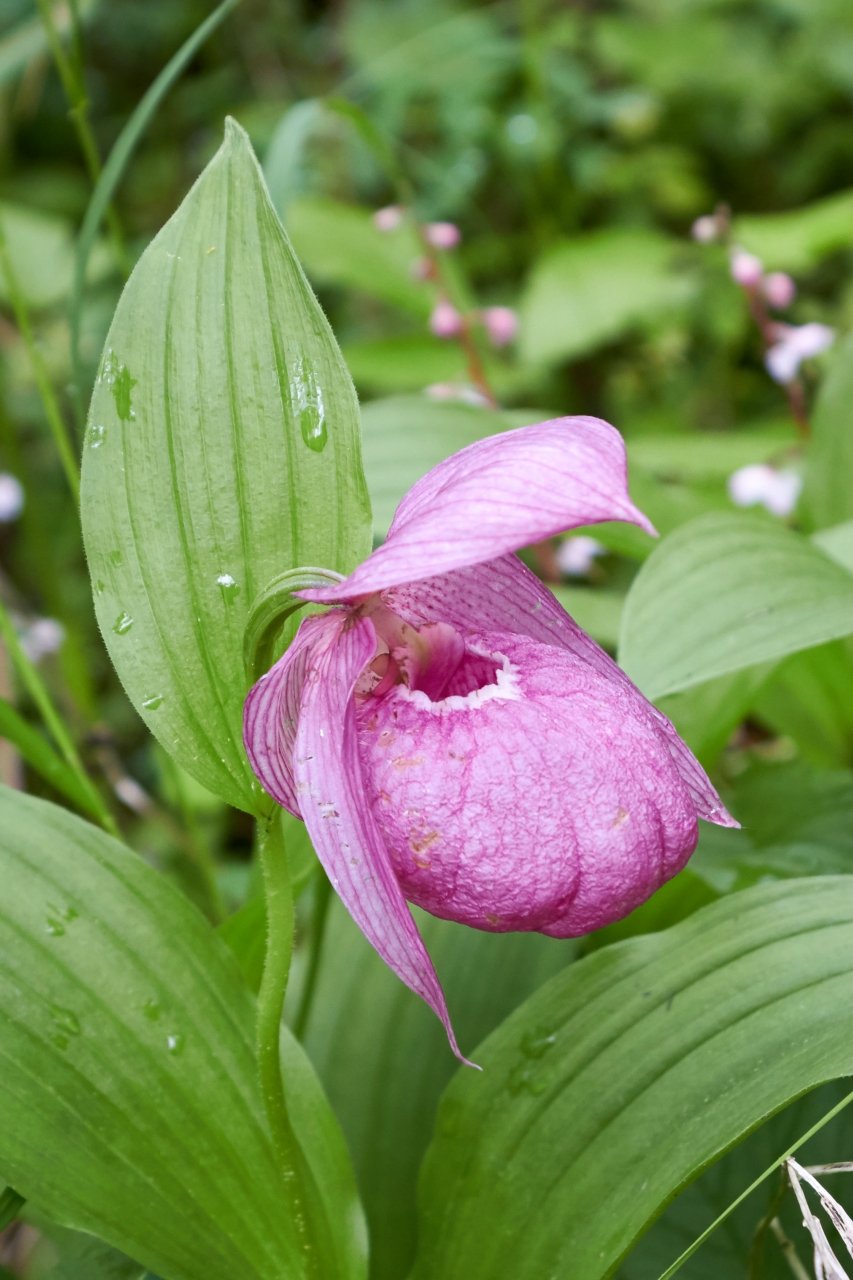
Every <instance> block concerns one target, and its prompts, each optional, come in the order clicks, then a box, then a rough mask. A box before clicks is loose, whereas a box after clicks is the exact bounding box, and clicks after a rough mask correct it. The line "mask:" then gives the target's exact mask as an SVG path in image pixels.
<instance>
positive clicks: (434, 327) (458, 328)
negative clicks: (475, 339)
mask: <svg viewBox="0 0 853 1280" xmlns="http://www.w3.org/2000/svg"><path fill="white" fill-rule="evenodd" d="M462 325H463V320H462V316H461V314H460V312H458V311H457V310H456V308H455V307H454V305H453V303H452V302H446V301H442V302H437V303H436V304H435V306H434V307H433V309H432V314H431V315H430V318H429V327H430V331H431V332H432V333H434V334H435V336H436V337H437V338H457V337H458V336H459V334H460V333H461V332H462Z"/></svg>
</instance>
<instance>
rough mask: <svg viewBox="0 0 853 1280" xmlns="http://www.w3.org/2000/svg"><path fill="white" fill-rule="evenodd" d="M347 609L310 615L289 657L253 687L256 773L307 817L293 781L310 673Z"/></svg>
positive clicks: (247, 712) (249, 728)
mask: <svg viewBox="0 0 853 1280" xmlns="http://www.w3.org/2000/svg"><path fill="white" fill-rule="evenodd" d="M343 617H344V614H343V612H342V611H341V610H337V611H335V612H333V613H327V614H322V615H321V616H319V617H317V616H315V617H310V618H305V619H304V620H303V622H302V623H301V625H300V627H299V630H298V631H297V632H296V635H295V636H294V637H293V642H292V643H291V644H290V646H289V647H288V649H287V650H286V651H285V653H284V655H283V656H282V657H281V658H279V660H278V662H276V663H275V665H274V666H272V667H270V669H269V671H267V672H266V674H265V675H262V676H261V678H260V680H258V682H257V683H256V684H254V685H253V686H252V688H251V689H250V690H249V695H248V697H247V698H246V702H245V705H244V707H243V745H244V746H245V748H246V754H247V755H248V757H249V763H250V764H251V766H252V769H253V770H254V772H255V775H256V776H257V777H258V778H259V779H260V780H261V782H262V783H263V786H264V790H265V791H267V792H268V793H269V794H270V795H271V796H272V798H273V800H275V801H276V802H277V803H278V804H280V805H281V806H282V808H283V809H287V811H288V813H292V814H293V816H294V817H295V818H301V817H302V814H301V813H300V812H299V802H298V800H297V797H296V784H295V782H294V779H293V747H294V743H295V741H296V726H297V722H298V720H299V704H300V701H301V699H302V688H303V685H304V683H305V673H306V671H307V669H308V664H309V662H310V659H311V654H312V652H313V651H314V649H315V648H316V647H317V646H318V645H319V644H321V643H322V641H323V639H324V638H325V637H327V636H328V637H331V636H332V635H333V634H334V635H337V633H338V630H339V628H340V623H341V619H342V618H343Z"/></svg>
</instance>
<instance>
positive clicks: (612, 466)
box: [299, 417, 654, 603]
mask: <svg viewBox="0 0 853 1280" xmlns="http://www.w3.org/2000/svg"><path fill="white" fill-rule="evenodd" d="M603 520H625V521H627V522H629V523H631V524H636V525H639V526H640V528H641V529H645V530H646V531H647V532H648V533H654V529H653V527H652V525H651V524H650V523H649V521H648V520H647V519H646V517H645V516H644V515H643V513H642V512H641V511H640V510H638V508H637V507H635V506H634V504H633V502H631V499H630V498H629V496H628V487H627V461H626V456H625V445H624V442H623V440H622V437H621V436H620V435H619V432H618V431H616V429H615V428H614V427H611V426H610V425H609V423H606V422H602V421H601V419H600V418H585V417H575V418H554V419H552V420H551V421H548V422H540V423H538V424H536V425H534V426H530V427H521V428H519V429H518V430H515V431H509V432H504V433H502V434H500V435H496V436H489V437H488V438H487V439H485V440H479V441H477V442H476V443H475V444H472V445H469V446H468V448H467V449H462V450H460V452H459V453H456V454H454V455H453V456H452V457H451V458H447V459H446V460H445V461H444V462H441V463H439V465H438V466H437V467H434V468H433V470H432V471H430V472H428V473H427V475H425V476H424V477H423V478H422V479H421V480H419V481H418V483H417V484H416V485H414V486H413V487H412V488H411V489H410V490H409V492H408V493H407V494H406V496H405V497H404V498H403V501H402V502H401V503H400V505H399V507H398V508H397V512H396V515H395V516H394V520H393V523H392V525H391V528H390V530H389V531H388V537H387V538H386V540H385V542H384V543H383V544H382V546H380V547H379V548H377V550H376V551H374V552H373V554H372V555H370V556H368V558H367V559H366V560H365V561H364V562H363V563H362V564H361V565H359V567H358V568H357V569H356V570H355V571H354V572H353V573H351V574H350V576H349V577H348V578H346V579H344V581H343V582H341V583H340V584H336V585H335V586H333V587H323V588H317V589H313V590H311V591H304V592H300V593H299V594H300V595H301V596H302V597H303V598H304V599H306V600H315V601H319V602H321V603H332V602H335V601H346V600H353V599H357V598H358V597H360V596H362V595H366V594H368V593H370V592H374V591H381V590H383V589H385V588H387V587H392V586H397V585H400V584H402V583H407V582H417V581H419V580H420V579H423V578H428V577H432V576H434V575H435V574H438V573H447V572H449V571H450V570H458V569H462V568H465V567H467V566H470V565H476V564H480V563H482V562H484V561H487V560H493V559H495V558H496V557H498V556H502V555H504V554H506V553H507V552H510V551H515V550H517V549H518V548H520V547H523V546H528V545H529V544H530V543H532V542H537V541H539V540H540V539H542V538H548V537H551V536H552V535H553V534H556V533H561V532H562V531H563V530H565V529H572V528H576V527H578V526H579V525H585V524H596V523H599V522H601V521H603Z"/></svg>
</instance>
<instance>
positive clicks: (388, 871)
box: [244, 418, 737, 1054]
mask: <svg viewBox="0 0 853 1280" xmlns="http://www.w3.org/2000/svg"><path fill="white" fill-rule="evenodd" d="M603 520H625V521H628V522H629V523H632V524H636V525H639V526H640V528H642V529H646V530H647V531H649V532H653V530H652V529H651V526H650V524H649V522H648V520H647V519H646V518H645V516H643V514H642V513H641V512H640V511H639V510H638V509H637V508H636V507H635V506H634V505H633V503H632V502H631V500H630V498H629V496H628V492H627V485H626V462H625V448H624V444H623V442H622V438H621V436H620V435H619V433H618V432H617V431H616V430H615V429H614V428H613V427H611V426H609V425H608V424H607V423H605V422H602V421H600V420H599V419H597V418H557V419H554V420H553V421H549V422H542V423H539V424H538V425H536V426H531V427H523V428H521V429H519V430H516V431H509V432H505V433H502V434H500V435H497V436H492V437H490V438H489V439H486V440H481V441H479V442H478V443H476V444H473V445H470V446H469V447H468V448H466V449H463V450H462V451H461V452H460V453H457V454H455V455H454V456H453V457H451V458H448V459H447V460H446V461H445V462H442V463H440V464H439V466H437V467H435V468H434V469H433V470H432V471H430V472H429V473H428V474H427V475H425V476H424V477H423V478H422V479H421V480H419V481H418V483H417V484H416V485H415V486H414V487H413V488H412V489H411V490H410V491H409V492H408V493H407V494H406V496H405V497H404V498H403V500H402V502H401V503H400V505H399V507H398V508H397V513H396V515H395V517H394V521H393V523H392V525H391V528H390V530H389V533H388V537H387V539H386V540H385V542H384V543H383V544H382V545H381V546H380V547H379V548H378V549H377V550H376V551H374V552H373V554H372V555H370V556H368V558H367V559H366V560H365V561H364V562H363V563H362V564H361V565H359V567H358V568H357V569H355V570H354V572H353V573H351V574H350V575H349V577H348V578H345V579H342V580H341V581H340V582H339V583H336V584H335V585H333V586H318V587H317V588H315V589H311V590H308V591H302V592H300V593H299V594H300V596H301V597H302V598H303V599H305V600H310V601H313V602H316V603H319V604H326V605H329V606H331V607H330V609H329V610H328V612H327V613H325V614H322V615H315V616H312V617H309V618H306V619H305V621H303V622H302V624H301V626H300V628H299V631H298V632H297V634H296V637H295V639H294V641H293V643H292V644H291V646H290V648H289V649H288V650H287V652H286V653H285V654H284V656H283V657H282V658H281V659H279V661H278V662H277V663H276V664H275V666H273V667H272V668H271V670H270V671H268V672H267V674H266V675H265V676H264V677H262V678H261V680H260V681H259V682H258V683H257V684H256V685H255V686H254V688H253V689H252V690H251V692H250V694H249V696H248V699H247V701H246V707H245V717H244V739H245V744H246V750H247V752H248V754H249V759H250V760H251V763H252V767H253V769H254V771H255V773H256V774H257V776H258V778H259V779H260V780H261V782H262V783H263V785H264V787H265V788H266V790H267V791H268V792H269V794H270V795H271V796H272V797H273V798H274V799H275V800H277V801H278V803H279V804H280V805H282V806H283V807H284V808H286V809H288V810H289V811H290V812H291V813H293V814H295V815H297V816H298V817H301V818H302V819H303V820H304V822H305V824H306V826H307V827H308V831H309V833H310V835H311V839H312V841H313V844H314V847H315V849H316V851H317V855H318V857H319V858H320V861H321V862H322V863H323V866H324V867H325V869H326V871H327V873H328V875H329V877H330V879H331V882H332V884H333V886H334V888H335V890H336V891H337V893H338V895H339V896H340V898H341V899H342V901H343V902H344V904H345V906H346V907H347V909H348V910H349V912H350V914H351V915H352V916H353V918H354V919H355V921H356V923H357V924H358V925H359V927H360V928H361V930H362V932H363V933H364V934H365V936H366V937H367V939H368V940H369V941H370V942H371V944H372V945H373V946H374V947H375V948H376V950H377V952H378V953H379V955H380V956H382V958H383V959H384V960H385V962H386V963H387V964H388V965H389V966H390V967H391V968H392V969H393V970H394V972H395V973H396V974H397V975H398V976H399V977H400V978H401V979H402V980H403V982H405V983H406V984H407V985H408V986H409V987H411V989H412V990H413V991H415V992H417V993H418V995H420V996H421V997H422V998H423V999H424V1000H425V1001H426V1002H427V1003H428V1004H429V1005H430V1007H431V1008H432V1009H433V1010H434V1011H435V1012H436V1014H437V1015H438V1016H439V1017H440V1018H441V1020H442V1022H443V1023H444V1026H445V1028H446V1029H447V1033H448V1037H449V1038H450V1042H451V1045H452V1047H453V1049H454V1051H455V1052H456V1053H457V1054H458V1053H459V1050H458V1048H457V1046H456V1041H455V1039H454V1037H453V1031H452V1028H451V1025H450V1019H449V1015H448V1012H447V1006H446V1003H445V999H444V995H443V992H442V990H441V986H440V984H439V981H438V978H437V976H436V973H435V970H434V969H433V966H432V962H431V960H430V958H429V955H428V953H427V951H426V948H425V947H424V944H423V940H422V939H421V937H420V934H419V933H418V930H417V927H416V925H415V922H414V920H413V919H412V916H411V914H410V912H409V909H408V907H407V900H408V901H409V902H413V903H416V904H417V905H419V906H421V907H424V908H425V909H426V910H427V911H430V912H432V913H433V915H437V916H440V917H442V918H444V919H448V920H455V921H459V922H462V923H464V924H468V925H470V926H472V927H474V928H478V929H485V930H490V931H496V932H504V931H508V930H525V931H532V932H539V933H545V934H549V935H551V936H552V937H557V938H564V937H572V936H576V935H579V934H583V933H587V932H589V931H590V930H591V929H597V928H599V927H601V926H602V925H605V924H607V923H609V922H611V921H613V920H618V919H620V918H621V917H622V916H624V915H626V914H627V913H628V912H629V911H631V910H633V909H634V908H635V907H636V906H638V905H639V904H640V903H641V902H644V901H645V900H646V898H648V897H649V895H650V894H652V893H653V892H654V891H655V890H656V889H658V888H659V887H660V886H661V885H662V884H663V883H664V882H665V881H667V880H669V879H670V878H671V877H672V876H673V875H675V874H676V872H678V871H679V870H680V869H681V868H682V867H683V866H684V864H685V863H686V861H687V860H688V858H689V857H690V854H691V853H692V851H693V849H694V847H695V845H696V840H697V837H698V830H697V818H700V817H701V818H705V819H707V820H708V821H710V822H715V823H717V824H719V825H721V826H736V825H737V824H736V823H735V822H734V820H733V819H732V818H731V817H730V816H729V814H728V813H727V812H726V810H725V809H724V807H723V805H722V804H721V802H720V799H719V796H718V795H717V794H716V792H715V791H714V789H713V787H712V786H711V784H710V782H709V781H708V778H707V777H706V775H705V773H704V771H703V770H702V768H701V766H700V765H699V764H698V762H697V761H696V759H695V757H694V756H693V755H692V753H691V752H690V750H689V749H688V747H687V746H686V745H685V744H684V743H683V742H682V741H681V739H680V738H679V737H678V734H677V733H676V732H675V730H674V728H673V727H672V725H671V724H670V723H669V721H668V720H667V719H666V718H665V717H664V716H663V715H662V714H661V713H660V712H659V711H657V710H656V708H655V707H653V706H652V705H651V704H650V703H649V702H647V701H646V699H645V698H644V697H643V696H642V694H641V693H640V692H639V691H638V690H637V689H636V688H635V687H634V685H632V684H631V682H630V680H629V679H628V678H627V676H625V675H624V673H623V672H622V671H620V669H619V668H618V667H617V666H616V664H615V663H614V662H613V661H612V659H611V658H609V657H608V655H607V654H606V653H605V652H604V651H603V650H602V649H600V648H599V647H598V646H597V645H596V644H595V643H594V641H593V640H591V639H590V637H589V636H587V635H586V634H585V632H583V631H582V630H581V629H580V627H579V626H578V625H577V624H576V623H575V622H574V621H573V620H572V619H571V618H570V617H569V615H568V614H567V613H565V611H564V610H563V609H562V608H561V606H560V605H559V604H558V602H557V601H556V599H555V598H554V596H553V595H552V594H551V593H550V592H549V591H548V590H547V588H546V587H545V586H544V585H543V584H542V583H541V582H540V581H539V579H538V578H537V577H536V576H535V575H534V574H533V573H531V572H530V571H529V570H528V569H527V568H525V566H524V565H523V564H522V563H521V561H520V560H518V559H517V558H516V557H515V556H514V555H513V554H512V552H513V551H515V550H516V549H517V548H519V547H522V546H527V545H529V544H531V543H534V542H538V541H541V540H542V539H545V538H549V537H552V536H554V535H556V534H557V533H559V532H562V531H563V530H564V529H567V528H568V529H571V528H577V527H579V526H581V525H587V524H595V523H597V522H599V521H603Z"/></svg>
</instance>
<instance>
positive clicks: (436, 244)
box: [424, 222, 462, 249]
mask: <svg viewBox="0 0 853 1280" xmlns="http://www.w3.org/2000/svg"><path fill="white" fill-rule="evenodd" d="M424 236H425V237H426V241H427V244H430V245H432V247H433V249H455V248H456V246H457V245H458V244H459V241H460V240H461V239H462V232H461V231H460V230H459V228H458V227H457V226H456V224H455V223H454V222H428V223H427V224H426V226H425V227H424Z"/></svg>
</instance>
